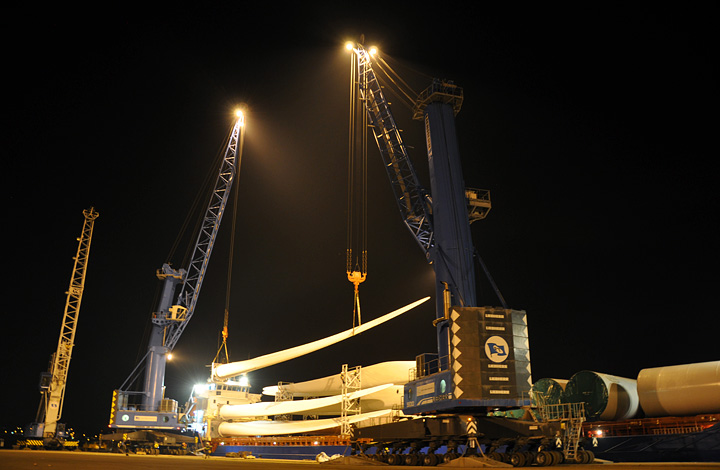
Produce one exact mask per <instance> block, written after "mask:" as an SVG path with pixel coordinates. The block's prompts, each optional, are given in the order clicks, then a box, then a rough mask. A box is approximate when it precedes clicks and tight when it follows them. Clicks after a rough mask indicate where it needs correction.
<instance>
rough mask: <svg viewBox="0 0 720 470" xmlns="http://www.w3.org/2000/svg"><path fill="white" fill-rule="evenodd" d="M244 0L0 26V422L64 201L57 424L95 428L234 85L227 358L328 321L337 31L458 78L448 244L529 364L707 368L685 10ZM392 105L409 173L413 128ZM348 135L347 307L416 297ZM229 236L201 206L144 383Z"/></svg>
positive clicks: (708, 167)
mask: <svg viewBox="0 0 720 470" xmlns="http://www.w3.org/2000/svg"><path fill="white" fill-rule="evenodd" d="M251 5H252V4H251ZM251 5H248V4H244V3H243V2H240V3H238V2H235V3H233V5H232V6H210V7H208V6H202V7H200V6H198V7H190V8H187V9H184V10H172V11H147V10H143V11H140V10H137V11H132V10H122V11H116V12H114V13H113V14H112V15H104V14H103V15H100V14H96V15H94V17H93V18H92V20H87V19H81V18H84V17H81V16H79V15H77V13H79V12H73V11H69V10H67V9H63V10H58V11H55V12H52V11H44V12H42V13H39V12H29V11H23V12H18V14H17V15H15V20H14V21H10V19H9V17H8V18H6V19H5V21H4V23H7V24H6V27H4V28H3V29H4V33H3V35H4V39H5V41H4V42H5V44H6V48H7V51H6V55H5V60H4V62H5V67H4V69H5V73H4V75H5V78H6V79H7V80H8V85H6V87H5V90H6V96H7V99H6V102H9V104H10V106H9V107H6V111H5V113H4V115H5V119H4V124H5V125H4V126H3V128H4V136H5V137H4V139H3V140H4V144H5V145H3V151H4V155H5V157H4V159H3V162H4V170H3V172H2V174H3V185H2V186H3V192H4V196H3V201H4V210H5V214H6V215H5V217H4V220H5V222H4V227H5V233H6V238H7V239H8V240H9V242H6V244H5V245H6V247H5V251H6V255H7V258H6V259H7V262H6V265H5V273H6V274H5V282H4V285H5V287H6V294H5V298H6V299H9V302H8V301H6V302H5V306H6V308H5V313H4V318H5V319H6V321H5V326H4V327H3V332H4V335H3V336H4V338H5V339H4V343H5V348H4V349H5V351H6V356H5V360H4V361H3V362H2V376H3V384H4V386H3V387H0V390H1V391H0V394H1V397H2V403H5V404H10V405H11V406H6V407H5V408H6V410H5V412H4V413H3V414H2V418H1V419H0V424H2V425H5V426H15V425H24V424H26V423H27V422H29V421H32V419H33V418H34V416H35V411H36V407H37V404H38V402H39V395H38V393H37V378H38V375H39V373H40V371H42V370H44V368H45V367H46V365H47V360H48V358H49V356H50V354H51V353H52V352H53V351H54V350H55V347H56V344H57V338H58V333H59V328H60V321H61V317H62V311H63V307H64V303H65V294H64V293H65V291H66V289H67V286H68V283H69V280H70V273H71V270H72V256H74V254H75V251H76V249H77V242H76V238H77V237H78V236H79V235H80V230H81V228H82V221H83V217H82V210H83V209H86V208H89V207H90V206H94V207H95V208H96V209H97V210H98V212H99V213H100V217H99V219H97V221H96V226H95V236H94V239H93V244H92V247H91V255H90V263H89V269H88V277H87V282H86V290H85V294H84V297H83V303H82V308H81V315H80V321H79V326H78V331H77V337H76V346H75V349H74V351H73V360H72V363H71V366H70V377H69V383H68V388H67V394H66V403H65V409H64V420H65V421H67V422H68V423H70V424H71V425H73V426H75V427H76V428H82V429H83V430H88V431H93V430H96V429H101V428H102V427H103V426H104V425H105V424H106V423H107V419H108V414H109V405H110V397H111V393H112V390H113V389H115V388H117V387H119V386H120V385H121V383H122V382H123V381H124V380H125V378H126V376H127V375H128V374H129V373H130V371H131V370H132V368H133V367H134V365H135V363H136V361H137V359H138V354H139V355H140V356H142V354H144V349H145V346H146V345H145V344H144V342H143V334H144V332H145V331H146V328H148V325H149V314H150V312H151V311H152V310H153V308H154V306H155V295H156V294H157V289H158V283H157V281H156V279H155V270H156V269H157V268H159V267H160V266H161V265H162V263H163V262H165V261H166V257H167V255H168V253H169V252H170V249H171V246H172V244H173V241H174V240H175V238H176V236H177V235H178V232H179V230H180V228H181V225H182V223H183V221H184V220H185V216H186V214H187V212H188V210H189V208H190V207H191V205H192V203H193V200H194V199H195V198H196V197H198V194H199V193H201V192H202V182H203V180H204V178H205V177H206V176H207V175H208V174H210V175H214V172H215V171H216V169H215V167H214V166H213V161H214V159H215V157H216V156H217V154H218V153H219V152H221V151H222V150H223V149H222V148H221V146H222V143H223V140H224V139H225V137H226V135H227V134H228V132H229V130H230V127H231V125H232V117H231V115H230V113H231V111H232V110H233V108H234V107H235V106H236V105H238V104H244V105H245V106H246V107H247V109H248V127H247V134H246V143H245V149H244V154H243V162H242V169H241V174H240V178H239V180H238V184H239V191H240V192H239V198H240V199H239V200H240V202H239V205H238V232H237V235H236V237H237V238H236V244H235V250H234V252H235V258H234V263H233V277H232V281H233V284H232V286H233V287H232V290H231V317H230V348H231V357H232V359H238V360H239V359H246V358H248V357H253V356H256V355H260V354H264V353H268V352H272V351H275V350H278V349H282V348H286V347H291V346H295V345H297V344H300V343H303V342H307V341H311V340H314V339H318V338H321V337H324V336H327V335H329V334H333V333H336V332H339V331H341V330H344V329H346V328H348V327H350V326H351V324H352V286H351V284H350V283H348V282H347V280H346V279H345V272H344V269H345V233H346V227H345V213H344V211H345V204H346V200H345V195H346V184H347V181H346V158H347V156H346V155H347V145H346V141H347V129H346V128H347V124H346V123H347V89H348V68H349V58H348V56H347V53H346V52H345V51H344V50H343V48H342V46H343V43H344V42H345V40H347V39H356V40H357V39H358V37H359V36H360V34H364V35H365V38H366V43H367V44H368V45H370V44H378V45H379V47H380V48H381V50H382V51H384V53H385V54H386V55H388V56H389V57H390V58H392V59H393V60H394V63H395V64H398V66H399V67H401V69H402V70H404V71H405V72H406V73H407V74H408V77H410V78H409V79H410V80H411V81H412V83H414V84H417V86H418V91H419V89H420V88H421V87H423V86H425V85H426V84H427V80H429V78H428V77H433V76H438V77H443V78H448V79H452V80H454V81H455V82H456V83H458V84H459V85H460V86H462V87H463V88H464V90H465V102H464V106H463V109H462V111H461V112H460V114H459V115H458V118H457V130H458V139H459V144H460V151H461V155H462V157H463V167H464V171H465V184H466V185H467V186H469V187H478V188H487V189H490V190H491V194H492V198H493V209H492V211H491V212H490V215H489V217H488V218H487V219H486V220H485V221H481V222H477V223H475V224H474V225H473V226H472V230H473V236H474V238H475V244H476V247H477V249H478V251H479V253H480V255H481V256H482V257H483V260H484V261H485V263H486V264H487V266H488V268H489V270H490V272H491V273H492V275H493V277H494V279H495V281H496V282H497V284H498V286H499V288H500V290H501V292H502V294H503V296H504V297H505V299H506V300H507V302H508V304H509V306H510V307H512V308H516V309H523V310H526V311H527V312H528V321H529V327H530V341H531V355H532V360H533V376H534V378H535V379H539V378H542V377H549V376H552V377H559V378H569V377H570V376H571V375H572V374H573V373H575V372H577V371H579V370H583V369H591V370H596V371H599V372H606V373H610V374H614V375H620V376H625V377H633V378H634V377H636V376H637V373H638V371H639V370H640V369H642V368H646V367H656V366H662V365H672V364H683V363H692V362H703V361H709V360H717V359H718V349H717V345H716V343H717V339H716V337H717V331H718V326H720V321H719V320H718V319H717V318H718V317H717V307H716V300H715V295H714V294H715V292H716V291H717V287H716V286H717V284H718V280H719V279H718V275H717V273H716V266H717V263H718V250H717V245H716V229H715V225H716V220H717V210H718V202H717V198H716V196H715V194H714V192H715V190H716V187H717V170H715V167H714V165H712V163H713V160H714V158H711V157H712V155H715V154H717V149H716V145H715V141H716V133H717V118H716V117H715V114H716V110H717V109H718V106H717V105H718V103H717V97H716V81H717V75H716V66H715V65H714V64H715V63H716V60H715V57H714V55H711V44H713V43H714V42H716V41H714V40H713V38H715V36H716V34H714V29H711V28H713V26H712V24H711V17H712V16H713V15H712V14H711V12H710V10H709V9H705V8H703V7H700V6H693V7H684V8H678V9H671V8H657V7H634V8H632V9H631V10H628V9H627V5H620V4H618V5H607V4H603V5H601V6H600V5H598V6H594V5H591V6H587V5H585V6H573V7H571V8H562V9H561V8H549V7H548V8H542V9H540V8H537V9H535V10H524V9H523V8H520V7H519V6H517V7H516V8H512V9H510V8H508V9H506V10H504V11H502V10H491V9H488V8H486V7H484V6H466V5H464V4H462V3H458V4H453V3H449V4H444V5H443V7H444V9H443V10H438V9H437V6H435V7H434V9H428V8H422V7H420V6H418V4H417V3H416V2H391V3H390V4H389V5H388V4H366V6H365V7H363V8H362V9H358V10H352V11H351V10H350V9H349V8H347V7H345V6H342V7H341V6H338V5H340V3H337V2H306V3H302V4H298V6H295V7H282V8H283V9H282V10H281V11H280V10H279V7H278V8H269V7H260V6H257V5H255V6H251ZM478 5H479V3H478ZM715 39H716V38H715ZM393 109H394V111H395V112H396V118H397V119H398V121H399V123H400V125H401V127H403V129H404V130H405V133H404V136H405V140H406V143H407V144H409V145H410V146H413V147H414V148H413V149H412V150H411V156H412V157H413V159H414V162H415V166H416V169H417V170H418V173H419V174H420V176H421V178H426V177H427V169H426V167H427V164H426V160H425V158H424V141H423V137H422V134H421V129H420V128H419V124H418V123H416V122H412V121H408V120H407V119H405V117H406V116H405V114H407V113H406V112H405V111H404V110H402V108H399V107H394V108H393ZM713 149H715V150H713ZM370 150H371V153H370V187H371V192H372V194H371V196H370V203H371V206H370V226H369V231H370V240H369V263H370V264H369V277H368V281H367V282H366V283H365V284H364V285H363V286H362V288H361V301H362V307H363V317H364V319H370V318H375V317H377V316H379V315H381V314H384V313H387V312H389V311H391V310H393V309H395V308H397V307H400V306H403V305H405V304H407V303H410V302H412V301H414V300H417V299H419V298H421V297H424V296H426V295H434V292H433V283H432V271H431V269H430V268H429V267H428V266H427V264H426V263H425V261H424V258H423V256H422V254H421V252H420V250H419V249H418V248H417V247H416V245H415V242H414V241H413V240H412V238H411V236H410V235H409V234H408V233H407V232H406V229H405V228H404V227H403V226H402V224H401V220H400V217H399V214H398V213H397V209H396V205H395V202H394V201H393V199H392V195H391V192H390V188H389V185H388V184H387V178H386V176H385V174H384V170H383V169H382V168H381V165H380V160H379V158H378V155H377V152H376V149H375V148H373V147H371V148H370ZM213 177H214V176H213ZM425 183H426V184H427V185H428V186H429V184H428V183H427V181H425ZM193 223H194V222H193ZM185 249H186V248H185V247H182V248H181V249H180V250H179V252H178V256H177V257H176V258H175V260H176V262H179V261H180V259H181V257H182V254H183V251H184V250H185ZM228 254H229V219H226V220H225V222H224V224H223V227H222V228H221V235H220V238H219V240H218V244H217V247H216V248H215V252H214V255H213V258H212V260H211V263H210V268H209V272H208V277H207V279H206V280H205V283H204V286H203V290H202V293H201V296H200V301H199V304H198V307H197V310H196V313H195V316H194V318H193V320H192V322H191V323H190V325H189V326H188V328H187V329H186V330H185V334H184V336H183V337H182V338H181V339H180V341H179V343H178V345H177V347H176V350H175V353H176V359H177V360H176V361H175V362H173V364H172V365H170V366H169V367H168V371H167V375H166V384H167V386H168V390H167V395H168V396H170V397H172V398H176V399H178V400H179V401H181V402H183V401H184V400H185V399H186V398H187V396H188V394H189V393H190V387H191V385H192V384H193V383H195V382H199V381H203V380H204V379H205V378H206V377H207V371H208V369H207V368H206V365H207V364H209V363H210V361H211V360H212V358H213V357H214V355H215V353H216V351H217V347H218V336H219V331H220V329H221V327H222V318H223V309H224V305H225V293H226V292H225V283H226V273H227V258H228ZM478 277H482V276H480V275H479V276H478ZM479 289H480V295H479V298H480V304H481V305H496V304H498V301H497V299H496V297H495V296H494V294H493V292H492V290H491V289H490V288H489V287H488V286H487V284H486V283H485V282H482V283H481V284H480V286H479ZM433 309H434V307H433V305H432V303H430V302H428V303H427V304H426V305H424V306H423V307H421V308H419V309H417V310H416V311H413V312H410V313H407V314H405V315H404V316H403V317H401V318H399V319H396V320H394V321H393V322H391V323H389V324H387V325H386V326H384V327H382V328H380V329H377V331H371V332H368V333H366V334H364V335H361V336H360V337H358V338H354V339H353V340H350V341H347V342H346V343H344V344H340V345H337V346H335V347H332V348H330V349H329V350H327V351H321V352H318V353H315V354H313V355H311V356H308V357H305V358H301V359H298V360H296V361H293V362H291V363H288V364H283V365H278V366H274V367H271V368H269V369H267V370H263V371H258V372H257V373H255V374H252V376H251V380H252V383H253V386H254V391H256V392H259V391H260V390H261V389H262V387H263V386H266V385H274V384H276V383H277V382H278V381H302V380H309V379H312V378H317V377H321V376H324V375H330V374H334V373H337V372H338V371H339V370H340V368H341V366H342V364H343V363H348V364H349V365H351V366H352V365H370V364H373V363H376V362H381V361H385V360H412V359H413V358H414V357H415V355H417V354H419V353H422V352H428V351H432V350H434V349H435V340H434V331H433V329H432V327H431V320H432V318H433V315H434V311H433Z"/></svg>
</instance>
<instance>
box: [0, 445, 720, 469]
mask: <svg viewBox="0 0 720 470" xmlns="http://www.w3.org/2000/svg"><path fill="white" fill-rule="evenodd" d="M383 466H384V465H383ZM367 467H368V466H366V465H349V464H343V463H339V462H328V463H322V464H318V463H316V462H314V461H301V462H297V461H287V460H265V459H254V460H253V459H249V460H243V459H230V458H227V457H211V458H209V459H203V458H201V457H191V456H164V455H154V456H151V455H129V456H126V455H123V454H100V453H93V452H80V451H76V452H68V451H58V452H53V451H43V450H0V470H30V469H31V470H41V469H42V470H190V469H199V468H202V469H208V470H230V469H232V470H310V469H311V468H317V469H318V470H333V469H338V470H339V469H350V468H367ZM372 467H373V466H370V468H372ZM389 468H408V469H410V468H415V469H420V468H424V467H406V466H402V467H389ZM438 468H443V467H442V466H441V467H438ZM451 468H453V467H451ZM454 468H457V467H454ZM533 468H537V467H533ZM549 468H557V469H558V470H579V469H582V470H598V469H601V470H651V469H652V470H654V469H659V470H710V469H712V470H720V463H677V464H669V463H668V464H665V463H663V464H656V463H653V464H622V463H606V464H592V465H561V466H557V467H549Z"/></svg>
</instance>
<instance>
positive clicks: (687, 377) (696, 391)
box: [637, 361, 720, 417]
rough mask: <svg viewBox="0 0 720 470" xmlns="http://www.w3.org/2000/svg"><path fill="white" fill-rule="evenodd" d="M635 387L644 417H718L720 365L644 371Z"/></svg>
mask: <svg viewBox="0 0 720 470" xmlns="http://www.w3.org/2000/svg"><path fill="white" fill-rule="evenodd" d="M637 385H638V395H639V396H640V406H641V407H642V409H643V411H645V415H646V416H649V417H654V416H684V415H696V414H701V413H720V361H712V362H700V363H695V364H684V365H679V366H666V367H656V368H653V369H643V370H641V371H640V374H638V380H637Z"/></svg>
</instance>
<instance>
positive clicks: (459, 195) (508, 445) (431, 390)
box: [348, 44, 592, 466]
mask: <svg viewBox="0 0 720 470" xmlns="http://www.w3.org/2000/svg"><path fill="white" fill-rule="evenodd" d="M348 49H352V51H353V52H354V57H355V58H356V59H357V60H356V62H355V63H354V70H353V72H352V78H351V80H353V82H354V87H355V88H354V90H355V91H354V92H353V93H356V94H357V97H358V99H359V102H361V103H363V104H362V106H363V107H364V110H365V111H366V112H367V122H368V126H369V128H370V129H371V132H372V133H373V136H374V138H375V141H376V143H377V145H378V148H379V150H380V155H381V157H382V159H383V163H384V165H385V168H386V170H387V174H388V177H389V179H390V184H391V187H392V189H393V192H394V195H395V199H396V201H397V204H398V207H399V209H400V214H401V217H402V220H403V222H404V223H405V225H406V226H407V228H408V229H409V230H410V232H411V233H412V235H413V237H414V238H415V240H416V241H417V242H418V244H419V245H420V248H421V249H422V251H423V253H424V254H425V257H426V258H427V261H428V262H429V263H431V264H432V266H433V269H434V271H435V279H436V318H435V320H434V321H433V322H432V323H433V326H434V327H435V328H436V329H437V346H438V350H437V353H435V352H433V353H429V354H421V355H419V356H417V358H416V368H415V371H414V372H415V376H414V377H412V380H410V381H409V382H408V383H407V384H406V385H405V387H404V404H403V409H402V411H403V414H404V415H405V416H407V417H408V418H409V419H400V420H396V421H393V422H389V423H386V424H380V425H375V426H367V427H357V428H355V429H354V430H353V439H354V442H355V452H357V453H360V454H365V455H368V456H371V457H372V458H374V459H377V460H382V461H384V462H387V463H390V464H394V465H402V464H405V465H418V464H424V465H436V464H438V463H442V462H448V461H450V460H453V459H455V458H458V457H459V456H460V454H465V455H468V454H472V455H475V456H480V455H482V454H485V455H486V456H488V457H490V458H492V459H495V460H500V461H504V462H506V463H511V464H512V465H514V466H524V465H530V464H537V465H551V464H555V463H559V462H562V461H564V460H568V459H569V460H573V461H577V462H585V461H591V460H592V454H591V453H590V452H587V451H584V450H582V449H581V448H579V443H580V426H581V424H582V417H581V414H580V413H579V412H578V410H577V409H576V407H573V406H571V405H566V406H558V407H557V409H550V408H548V407H544V408H543V409H542V410H541V412H540V413H539V412H538V411H537V410H532V411H531V406H530V405H531V400H530V390H531V386H532V379H531V371H530V355H529V346H528V329H527V319H526V313H525V312H524V311H521V310H513V309H509V308H507V305H506V304H505V301H504V299H503V298H502V296H501V295H500V293H499V291H498V290H497V288H496V287H495V285H494V283H493V281H492V278H491V277H490V276H489V273H487V270H485V271H486V273H487V274H488V278H489V280H490V283H491V284H492V285H493V287H494V288H495V290H496V293H497V294H498V298H499V299H500V302H501V303H502V307H478V306H477V303H476V295H475V289H476V285H475V265H474V262H475V261H476V252H475V250H474V247H473V244H472V238H471V232H470V223H471V222H473V221H475V220H479V219H482V218H484V217H485V216H486V215H487V213H488V211H489V210H490V207H491V204H490V197H489V193H488V191H484V190H477V189H466V188H465V186H464V181H463V176H462V168H461V161H460V155H459V151H458V143H457V138H456V132H455V116H456V114H457V113H458V111H459V110H460V107H461V105H462V101H463V90H462V88H460V87H458V86H457V85H455V84H454V83H452V82H450V81H446V80H434V81H433V82H432V85H431V86H430V87H429V88H427V89H426V90H425V91H423V92H421V93H420V94H419V95H417V98H413V101H414V106H413V119H415V120H421V121H422V122H423V124H424V127H425V140H426V146H427V155H428V163H429V170H430V171H429V175H430V187H431V192H430V193H428V192H427V191H426V190H425V189H424V188H423V187H422V186H421V184H420V183H419V181H418V178H417V175H416V172H415V170H414V168H413V165H412V163H411V161H410V158H409V155H408V152H407V149H406V146H405V144H404V143H403V140H402V138H401V134H400V130H399V129H398V127H397V125H396V123H395V119H394V117H393V114H392V112H391V110H390V106H389V103H388V102H387V100H386V99H385V96H384V94H383V86H384V85H383V86H381V84H380V82H379V81H378V76H376V74H375V72H374V71H373V62H374V61H376V60H379V61H380V62H379V64H380V65H379V66H378V69H379V70H380V69H382V70H387V68H388V65H387V63H386V62H384V61H382V59H376V58H375V56H374V53H373V50H372V49H370V50H366V49H365V48H364V46H363V45H361V44H349V45H348ZM355 67H356V68H355ZM388 75H389V74H388ZM390 82H393V83H398V82H402V80H388V81H387V83H390ZM388 86H389V85H388ZM477 261H478V262H479V264H480V265H481V266H483V269H484V265H483V264H482V261H481V260H480V259H479V257H477ZM533 401H535V400H533ZM507 416H513V417H515V418H516V419H509V418H508V417H507ZM474 458H477V457H474Z"/></svg>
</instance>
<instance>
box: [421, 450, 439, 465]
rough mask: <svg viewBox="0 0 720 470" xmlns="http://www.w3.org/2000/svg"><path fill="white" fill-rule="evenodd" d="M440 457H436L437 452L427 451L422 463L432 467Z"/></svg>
mask: <svg viewBox="0 0 720 470" xmlns="http://www.w3.org/2000/svg"><path fill="white" fill-rule="evenodd" d="M439 460H440V459H439V458H438V456H437V454H434V453H432V452H428V453H427V454H425V455H424V456H423V459H422V463H423V465H425V466H426V467H434V466H435V465H437V464H438V461H439Z"/></svg>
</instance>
